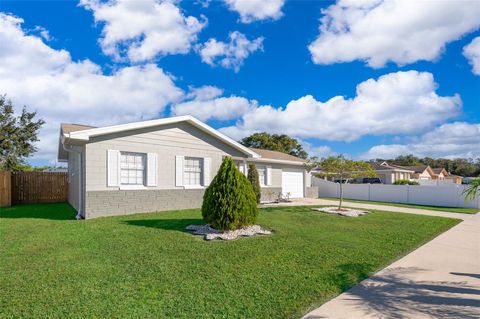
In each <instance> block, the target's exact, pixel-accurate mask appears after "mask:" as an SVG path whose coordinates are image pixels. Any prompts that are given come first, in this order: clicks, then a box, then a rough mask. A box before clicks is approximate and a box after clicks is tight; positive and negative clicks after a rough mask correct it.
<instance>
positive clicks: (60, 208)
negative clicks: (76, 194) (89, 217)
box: [0, 203, 77, 220]
mask: <svg viewBox="0 0 480 319" xmlns="http://www.w3.org/2000/svg"><path fill="white" fill-rule="evenodd" d="M76 214H77V213H76V211H75V209H73V207H72V206H70V205H69V204H67V203H52V204H22V205H15V206H12V207H6V208H5V207H4V208H0V219H3V218H33V219H49V220H75V215H76Z"/></svg>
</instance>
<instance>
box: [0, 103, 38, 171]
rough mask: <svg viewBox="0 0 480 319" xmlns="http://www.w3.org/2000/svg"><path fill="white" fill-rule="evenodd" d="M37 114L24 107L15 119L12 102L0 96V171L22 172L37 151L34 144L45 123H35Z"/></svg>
mask: <svg viewBox="0 0 480 319" xmlns="http://www.w3.org/2000/svg"><path fill="white" fill-rule="evenodd" d="M36 114H37V113H36V112H27V109H26V107H23V109H22V113H21V114H20V115H18V116H17V117H15V115H14V110H13V105H12V102H11V101H10V100H7V99H6V98H5V96H0V169H4V170H21V169H22V166H23V165H25V159H26V158H27V157H29V156H31V155H32V154H33V153H35V152H36V151H37V148H36V147H35V146H34V143H35V142H37V141H38V136H37V135H38V130H39V129H40V128H41V127H42V125H43V124H45V121H43V120H41V119H39V120H36V121H34V118H35V116H36Z"/></svg>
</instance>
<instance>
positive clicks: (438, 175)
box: [433, 167, 448, 181]
mask: <svg viewBox="0 0 480 319" xmlns="http://www.w3.org/2000/svg"><path fill="white" fill-rule="evenodd" d="M433 173H434V178H433V179H438V180H441V181H443V180H444V179H445V177H446V176H448V172H447V170H446V169H445V168H443V167H436V168H433Z"/></svg>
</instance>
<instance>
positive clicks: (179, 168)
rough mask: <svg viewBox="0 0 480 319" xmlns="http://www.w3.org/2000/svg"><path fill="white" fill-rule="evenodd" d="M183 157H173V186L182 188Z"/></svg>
mask: <svg viewBox="0 0 480 319" xmlns="http://www.w3.org/2000/svg"><path fill="white" fill-rule="evenodd" d="M183 159H184V156H175V186H183Z"/></svg>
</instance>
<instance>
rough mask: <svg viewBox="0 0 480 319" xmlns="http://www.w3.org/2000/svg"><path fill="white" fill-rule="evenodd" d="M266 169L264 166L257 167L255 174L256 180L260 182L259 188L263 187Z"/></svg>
mask: <svg viewBox="0 0 480 319" xmlns="http://www.w3.org/2000/svg"><path fill="white" fill-rule="evenodd" d="M266 171H267V168H266V167H265V166H257V172H258V179H259V180H260V186H265V184H266V183H265V178H266V176H267V174H266Z"/></svg>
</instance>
